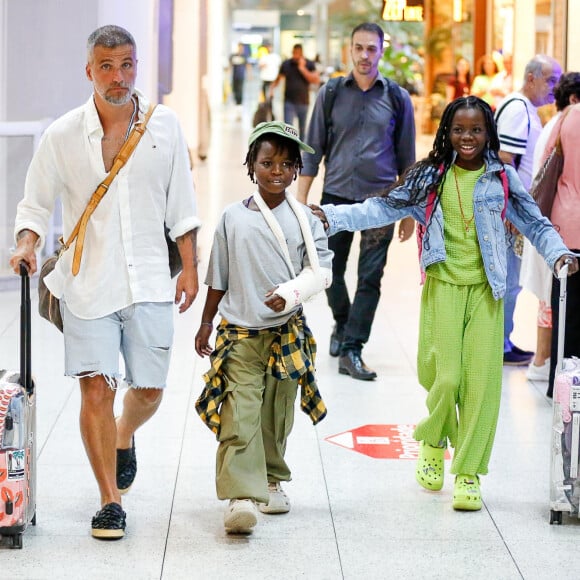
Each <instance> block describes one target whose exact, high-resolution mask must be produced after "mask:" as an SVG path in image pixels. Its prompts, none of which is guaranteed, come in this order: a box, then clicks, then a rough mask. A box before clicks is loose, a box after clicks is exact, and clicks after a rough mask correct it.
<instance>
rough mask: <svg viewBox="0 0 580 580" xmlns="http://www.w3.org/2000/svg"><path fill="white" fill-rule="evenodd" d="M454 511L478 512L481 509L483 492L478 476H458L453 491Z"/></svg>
mask: <svg viewBox="0 0 580 580" xmlns="http://www.w3.org/2000/svg"><path fill="white" fill-rule="evenodd" d="M453 509H454V510H466V511H472V512H476V511H478V510H480V509H481V490H480V489H479V477H477V475H465V474H461V475H457V476H456V477H455V489H454V490H453Z"/></svg>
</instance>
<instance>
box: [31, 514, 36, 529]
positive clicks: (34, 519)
mask: <svg viewBox="0 0 580 580" xmlns="http://www.w3.org/2000/svg"><path fill="white" fill-rule="evenodd" d="M30 523H31V524H32V525H33V526H35V525H36V512H34V515H33V516H32V519H31V520H30Z"/></svg>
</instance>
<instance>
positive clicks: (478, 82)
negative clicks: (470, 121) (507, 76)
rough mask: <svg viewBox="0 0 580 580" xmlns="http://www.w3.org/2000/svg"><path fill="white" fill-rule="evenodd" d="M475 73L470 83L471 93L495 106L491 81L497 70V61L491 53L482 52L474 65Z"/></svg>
mask: <svg viewBox="0 0 580 580" xmlns="http://www.w3.org/2000/svg"><path fill="white" fill-rule="evenodd" d="M475 70H476V72H477V75H476V76H475V78H474V79H473V83H472V84H471V94H472V95H475V96H476V97H480V98H481V99H483V100H484V101H485V102H486V103H487V104H488V105H489V106H490V107H495V99H494V97H493V95H492V94H491V83H492V81H493V79H494V77H495V75H496V74H497V73H498V72H499V69H498V67H497V63H496V62H495V60H494V59H493V57H492V55H491V54H484V55H483V56H482V57H481V58H480V59H479V60H478V61H477V65H476V67H475Z"/></svg>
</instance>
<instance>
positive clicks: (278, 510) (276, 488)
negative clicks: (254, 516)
mask: <svg viewBox="0 0 580 580" xmlns="http://www.w3.org/2000/svg"><path fill="white" fill-rule="evenodd" d="M268 496H269V499H268V503H259V504H258V509H259V510H260V511H261V512H262V513H263V514H286V513H288V512H289V511H290V499H289V498H288V496H287V495H286V493H285V492H284V490H283V489H282V486H281V485H280V482H279V481H269V482H268Z"/></svg>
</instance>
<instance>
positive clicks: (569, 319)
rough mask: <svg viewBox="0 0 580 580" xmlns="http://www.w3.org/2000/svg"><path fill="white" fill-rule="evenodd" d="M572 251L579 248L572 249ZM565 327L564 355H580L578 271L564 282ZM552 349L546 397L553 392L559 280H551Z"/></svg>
mask: <svg viewBox="0 0 580 580" xmlns="http://www.w3.org/2000/svg"><path fill="white" fill-rule="evenodd" d="M572 252H574V253H578V252H580V250H572ZM566 295H567V299H566V329H565V333H564V357H571V356H577V357H580V272H576V274H573V275H572V276H570V277H569V278H568V282H567V284H566ZM551 301H552V350H551V354H550V379H549V382H548V391H547V393H546V394H547V395H548V397H551V396H552V395H553V392H554V375H555V374H556V363H557V358H558V329H559V321H558V314H559V312H560V280H558V279H557V278H554V280H553V281H552V298H551Z"/></svg>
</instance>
